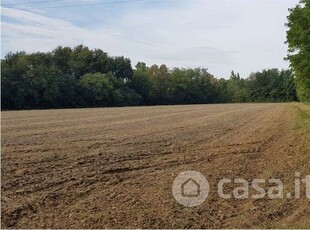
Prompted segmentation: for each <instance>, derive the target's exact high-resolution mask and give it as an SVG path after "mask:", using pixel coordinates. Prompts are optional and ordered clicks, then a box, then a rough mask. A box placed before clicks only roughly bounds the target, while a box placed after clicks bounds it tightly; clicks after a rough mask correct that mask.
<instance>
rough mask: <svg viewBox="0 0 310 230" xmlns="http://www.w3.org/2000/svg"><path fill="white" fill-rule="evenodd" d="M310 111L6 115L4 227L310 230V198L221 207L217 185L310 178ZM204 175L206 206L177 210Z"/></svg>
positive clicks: (285, 107)
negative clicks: (183, 175)
mask: <svg viewBox="0 0 310 230" xmlns="http://www.w3.org/2000/svg"><path fill="white" fill-rule="evenodd" d="M309 114H310V108H309V106H307V105H303V104H299V103H293V104H280V103H279V104H227V105H187V106H154V107H126V108H98V109H67V110H66V109H65V110H36V111H9V112H2V113H1V115H2V137H1V140H2V148H1V150H2V154H1V155H2V156H1V158H2V159H1V166H2V169H1V176H2V178H1V184H2V188H1V192H2V197H1V204H2V210H1V212H2V221H1V225H2V228H8V227H11V228H241V227H242V228H254V227H256V228H260V227H264V228H267V227H278V228H289V227H308V228H310V221H309V219H310V202H309V201H310V199H307V198H302V199H287V198H285V199H281V200H270V199H267V198H264V199H257V200H255V199H244V200H236V199H228V200H225V199H222V198H220V197H218V195H217V191H216V187H215V186H214V185H216V181H218V180H219V179H221V178H240V177H241V178H245V179H247V180H249V181H251V180H252V179H254V178H264V179H269V178H279V179H282V180H283V181H284V182H285V183H286V184H288V185H287V186H286V187H287V188H289V187H290V184H292V183H293V179H294V177H295V172H296V171H298V172H300V173H301V174H302V175H304V176H305V175H310V146H309V142H310V134H309V130H310V129H309ZM186 170H195V171H199V172H201V173H202V174H203V175H204V176H205V177H206V178H207V179H208V180H209V182H210V184H211V188H210V194H209V197H208V198H207V200H206V201H205V202H204V203H203V204H201V205H199V206H197V207H193V208H188V207H184V206H182V205H180V204H179V203H177V202H176V200H175V199H174V197H173V195H172V183H173V180H174V178H175V177H176V176H177V175H178V174H179V173H180V172H182V171H186Z"/></svg>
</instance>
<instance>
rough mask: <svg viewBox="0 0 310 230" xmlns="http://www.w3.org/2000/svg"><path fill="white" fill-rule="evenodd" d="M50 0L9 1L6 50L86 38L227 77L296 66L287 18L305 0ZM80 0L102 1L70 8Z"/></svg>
mask: <svg viewBox="0 0 310 230" xmlns="http://www.w3.org/2000/svg"><path fill="white" fill-rule="evenodd" d="M46 1H47V2H46V3H39V2H42V0H41V1H38V0H36V1H35V0H29V1H26V0H10V1H9V0H3V1H2V12H1V15H2V22H1V26H2V28H1V29H2V33H1V38H2V49H1V55H2V57H3V56H4V55H5V54H6V53H7V52H9V51H21V50H24V51H26V52H33V51H50V50H52V49H53V48H55V47H56V46H58V45H62V46H76V45H78V44H83V45H86V46H89V47H90V48H101V49H102V50H104V51H106V52H108V53H109V54H110V55H112V56H121V55H123V56H126V57H129V58H130V59H131V61H132V64H133V65H135V64H136V63H137V62H138V61H144V62H146V63H147V65H152V64H162V63H165V64H167V65H168V66H169V67H205V68H208V69H209V72H210V73H212V74H214V75H215V76H216V77H224V78H228V77H229V75H230V72H231V70H234V71H235V72H239V73H240V74H241V76H242V77H247V76H248V75H249V74H250V73H251V72H253V71H258V70H261V69H263V68H287V67H288V63H287V62H286V61H284V60H283V58H284V57H285V56H286V50H287V47H286V45H285V44H284V41H285V31H286V28H285V26H284V24H285V22H286V16H287V15H288V8H292V7H294V6H295V5H296V4H297V3H298V0H157V1H156V0H127V1H126V0H125V1H126V2H122V1H124V0H114V1H113V0H75V1H74V0H54V1H51V0H46ZM25 2H27V4H22V3H25ZM29 2H36V3H32V4H29ZM111 2H113V3H112V4H102V3H111ZM14 3H20V4H16V5H13V4H14ZM98 3H101V4H98ZM9 4H10V5H9ZM77 4H82V5H83V4H97V5H88V6H76V7H73V6H71V7H62V6H65V5H77ZM59 6H60V7H59ZM53 7H57V8H53Z"/></svg>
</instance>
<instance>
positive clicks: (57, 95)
mask: <svg viewBox="0 0 310 230" xmlns="http://www.w3.org/2000/svg"><path fill="white" fill-rule="evenodd" d="M1 67H2V68H1V72H2V77H1V84H2V88H1V96H2V99H1V104H2V109H32V108H69V107H93V106H125V105H160V104H193V103H232V102H265V101H268V102H272V101H294V100H296V99H297V97H296V90H295V79H294V75H293V73H292V71H290V70H282V71H279V70H277V69H269V70H263V71H261V72H256V73H252V74H251V75H250V77H249V78H247V79H243V78H241V77H240V76H239V74H238V73H237V74H235V73H234V72H232V73H231V76H230V78H229V79H227V80H226V79H216V78H215V77H214V76H213V75H212V74H210V73H209V72H208V71H207V69H204V68H194V69H191V68H188V69H184V68H174V69H169V68H168V67H167V66H166V65H164V64H162V65H160V66H158V65H152V66H150V67H148V66H146V64H145V63H143V62H139V63H138V64H137V65H136V69H135V70H134V71H133V69H132V67H131V62H130V60H129V59H128V58H124V57H110V56H108V54H107V53H105V52H103V51H102V50H100V49H95V50H91V49H89V48H88V47H85V46H82V45H80V46H77V47H74V48H70V47H60V46H59V47H57V48H56V49H54V50H53V51H52V52H47V53H40V52H37V53H32V54H26V53H24V52H17V53H14V54H13V53H9V54H7V55H6V56H5V58H4V59H3V60H1Z"/></svg>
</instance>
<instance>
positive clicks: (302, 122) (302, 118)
mask: <svg viewBox="0 0 310 230" xmlns="http://www.w3.org/2000/svg"><path fill="white" fill-rule="evenodd" d="M295 128H297V129H304V130H305V131H307V132H310V111H308V110H306V109H305V108H301V107H298V110H297V120H296V124H295Z"/></svg>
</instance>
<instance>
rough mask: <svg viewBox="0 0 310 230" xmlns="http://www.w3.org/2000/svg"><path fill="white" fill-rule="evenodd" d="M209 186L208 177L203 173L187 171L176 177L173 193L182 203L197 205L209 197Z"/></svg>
mask: <svg viewBox="0 0 310 230" xmlns="http://www.w3.org/2000/svg"><path fill="white" fill-rule="evenodd" d="M209 188H210V186H209V183H208V181H207V179H206V178H205V177H204V176H203V175H202V174H201V173H199V172H197V171H185V172H181V173H180V174H179V175H178V176H177V177H176V178H175V179H174V181H173V184H172V194H173V196H174V198H175V199H176V201H177V202H178V203H180V204H181V205H183V206H186V207H195V206H198V205H200V204H202V203H203V202H204V201H205V200H206V199H207V197H208V194H209Z"/></svg>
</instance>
